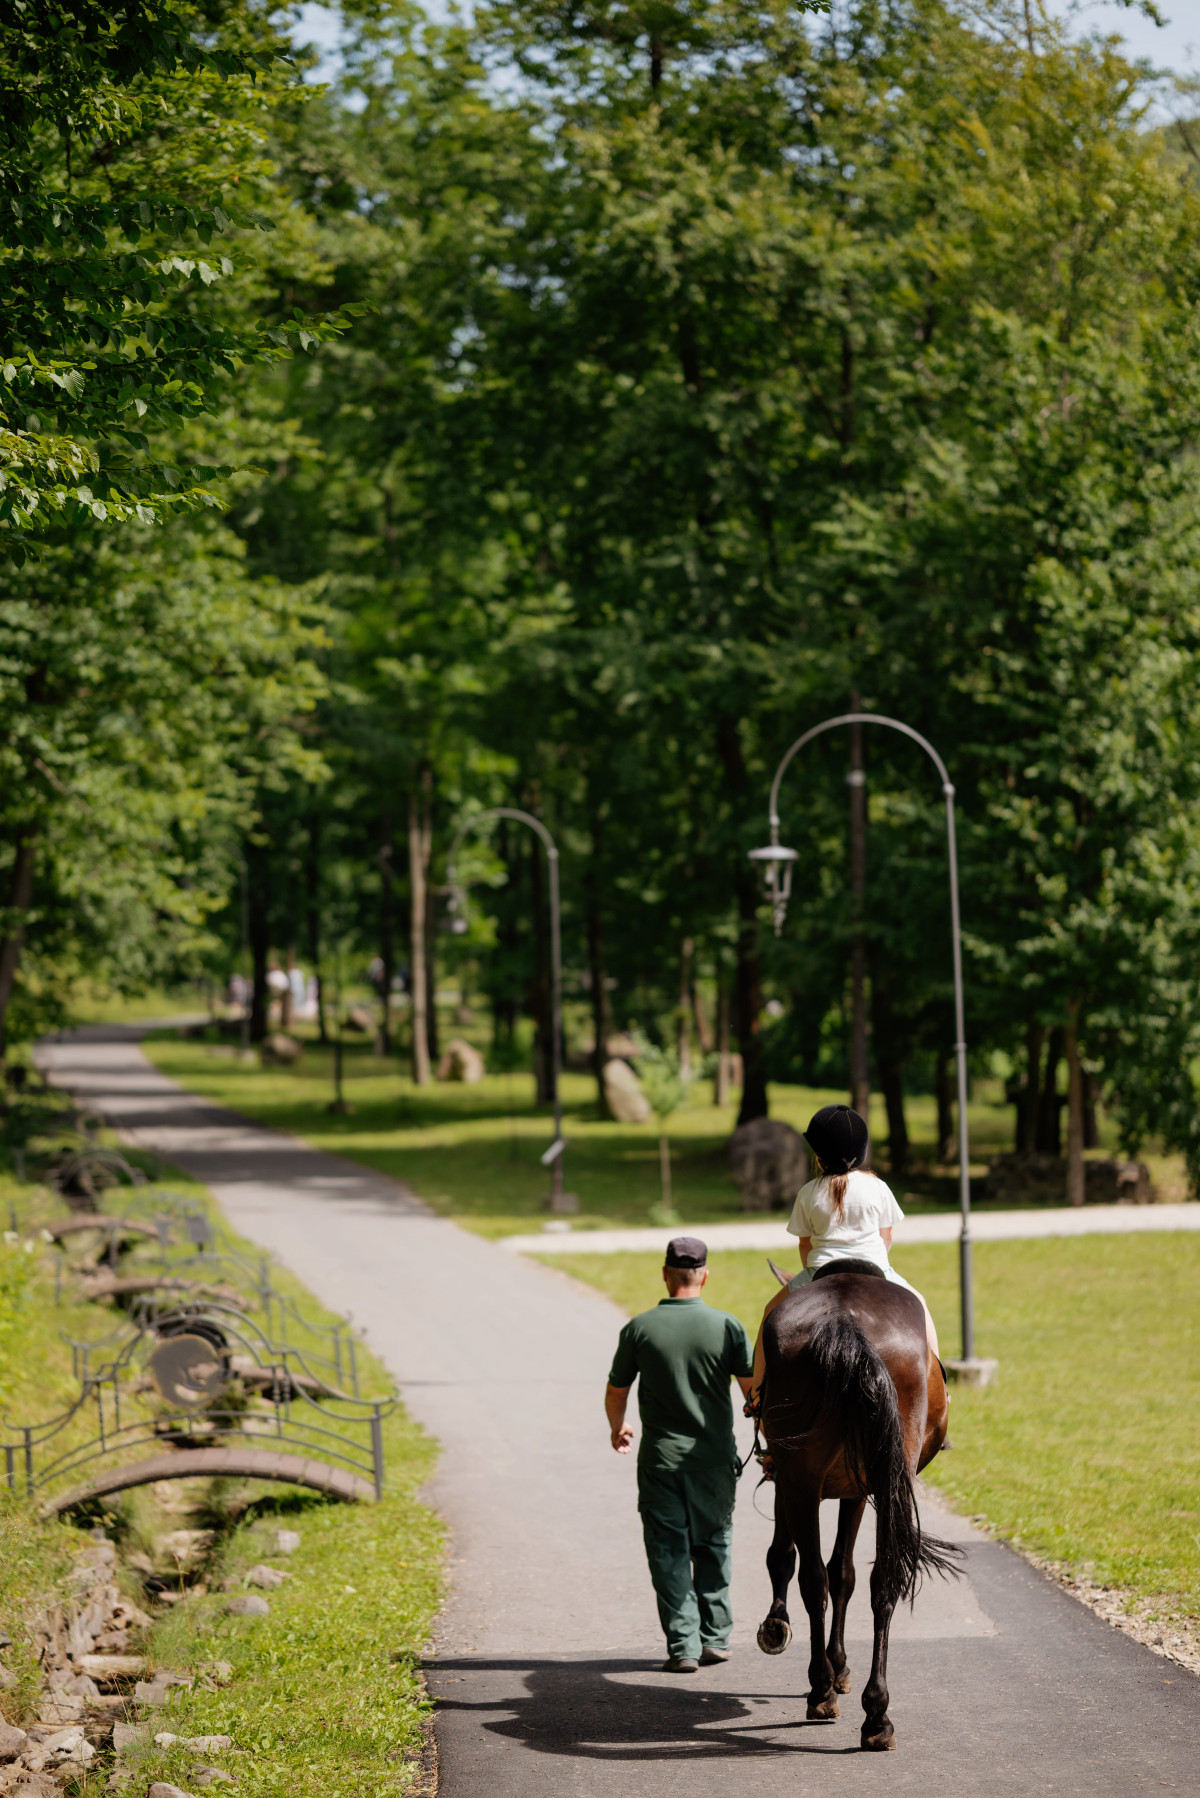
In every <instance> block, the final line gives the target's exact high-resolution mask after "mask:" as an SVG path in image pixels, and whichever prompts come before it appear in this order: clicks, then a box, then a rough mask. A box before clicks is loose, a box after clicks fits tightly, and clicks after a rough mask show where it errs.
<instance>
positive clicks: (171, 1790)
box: [146, 1779, 192, 1798]
mask: <svg viewBox="0 0 1200 1798" xmlns="http://www.w3.org/2000/svg"><path fill="white" fill-rule="evenodd" d="M146 1798H192V1794H191V1793H190V1792H185V1791H183V1790H182V1789H181V1788H180V1787H179V1786H172V1785H168V1784H167V1782H166V1780H165V1779H156V1780H155V1781H154V1784H153V1785H152V1786H151V1787H150V1790H149V1791H148V1792H147V1793H146Z"/></svg>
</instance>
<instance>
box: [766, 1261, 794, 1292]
mask: <svg viewBox="0 0 1200 1798" xmlns="http://www.w3.org/2000/svg"><path fill="white" fill-rule="evenodd" d="M767 1266H768V1267H769V1268H770V1270H771V1272H772V1273H773V1274H774V1275H775V1278H776V1279H777V1280H778V1281H779V1284H780V1285H781V1286H786V1285H787V1284H788V1282H789V1281H790V1280H791V1277H792V1276H791V1274H785V1273H784V1271H783V1269H782V1268H781V1267H776V1265H775V1263H774V1262H773V1261H772V1259H771V1257H770V1256H769V1255H768V1256H767Z"/></svg>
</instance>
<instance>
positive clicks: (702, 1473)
mask: <svg viewBox="0 0 1200 1798" xmlns="http://www.w3.org/2000/svg"><path fill="white" fill-rule="evenodd" d="M663 1280H664V1282H665V1284H666V1288H667V1295H668V1296H667V1297H666V1298H665V1299H660V1300H659V1302H658V1304H657V1305H656V1306H655V1307H654V1309H653V1310H652V1311H643V1312H642V1313H641V1314H640V1315H639V1316H638V1317H633V1318H631V1319H630V1320H629V1322H628V1323H627V1324H626V1325H625V1328H624V1329H623V1330H622V1331H621V1335H620V1340H619V1341H618V1343H617V1352H616V1355H615V1357H614V1359H613V1364H612V1370H611V1372H610V1373H609V1376H608V1390H607V1392H606V1393H605V1395H604V1409H605V1412H606V1413H607V1416H608V1422H609V1428H610V1430H611V1434H612V1445H613V1447H614V1448H615V1449H616V1451H617V1453H618V1454H619V1455H627V1454H628V1453H629V1451H630V1449H631V1447H632V1446H633V1429H632V1427H631V1425H629V1424H627V1423H626V1421H625V1411H626V1407H627V1405H628V1402H629V1393H630V1389H631V1388H632V1386H633V1383H634V1381H635V1380H638V1381H639V1382H640V1384H639V1386H638V1412H639V1414H640V1417H641V1423H642V1441H641V1446H640V1448H639V1450H638V1461H637V1481H638V1510H639V1511H640V1512H641V1517H642V1535H643V1538H644V1541H645V1544H646V1559H647V1561H648V1562H649V1564H650V1578H651V1580H652V1581H653V1583H654V1591H655V1596H656V1597H657V1599H658V1615H659V1621H660V1622H661V1623H662V1626H663V1632H664V1634H665V1636H666V1638H667V1656H668V1658H667V1660H666V1661H665V1663H664V1665H663V1672H664V1673H695V1672H696V1671H697V1669H698V1668H699V1667H700V1666H710V1665H712V1664H713V1663H714V1662H717V1661H727V1660H728V1659H729V1632H730V1629H731V1628H732V1625H733V1612H732V1609H731V1607H730V1602H729V1577H730V1570H731V1552H732V1544H733V1501H734V1497H735V1494H736V1491H737V1466H738V1462H737V1447H736V1444H735V1442H734V1435H733V1406H732V1403H731V1394H730V1390H729V1382H730V1380H731V1379H734V1380H736V1381H737V1383H738V1385H739V1386H740V1387H741V1389H742V1392H743V1393H744V1394H745V1393H748V1392H749V1390H750V1384H751V1380H750V1375H751V1370H752V1367H753V1352H752V1350H751V1347H750V1338H749V1337H748V1336H747V1334H746V1331H745V1330H744V1328H743V1327H742V1325H741V1324H740V1323H739V1322H738V1320H737V1318H736V1317H730V1316H729V1315H728V1313H726V1312H724V1311H714V1310H712V1309H711V1308H710V1307H709V1306H708V1305H707V1304H706V1303H705V1301H704V1299H703V1297H702V1296H701V1295H702V1292H703V1289H704V1286H705V1283H706V1282H707V1280H708V1250H707V1248H706V1247H705V1245H704V1244H703V1243H702V1242H699V1241H698V1240H697V1239H696V1238H695V1237H694V1236H677V1237H675V1239H674V1241H673V1242H671V1243H670V1244H668V1247H667V1257H666V1265H665V1266H664V1268H663Z"/></svg>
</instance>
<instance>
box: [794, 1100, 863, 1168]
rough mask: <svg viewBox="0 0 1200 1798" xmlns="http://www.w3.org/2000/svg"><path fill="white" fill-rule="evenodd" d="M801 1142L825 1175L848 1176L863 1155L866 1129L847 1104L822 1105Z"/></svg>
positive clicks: (811, 1119) (860, 1164)
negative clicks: (807, 1147) (809, 1150)
mask: <svg viewBox="0 0 1200 1798" xmlns="http://www.w3.org/2000/svg"><path fill="white" fill-rule="evenodd" d="M804 1140H805V1142H806V1143H807V1144H808V1146H809V1148H810V1149H811V1150H812V1152H813V1154H814V1155H815V1156H816V1158H817V1160H818V1161H819V1162H820V1163H821V1166H822V1167H823V1168H824V1169H825V1172H826V1173H827V1174H849V1173H851V1172H853V1170H854V1169H855V1168H856V1167H861V1166H862V1164H863V1162H864V1161H865V1159H866V1154H867V1141H868V1138H867V1126H866V1125H865V1124H864V1123H863V1121H862V1119H861V1118H860V1117H859V1115H858V1113H857V1111H852V1110H851V1109H850V1107H849V1105H822V1107H821V1109H820V1111H818V1112H817V1114H816V1116H815V1117H813V1118H810V1119H809V1124H808V1129H807V1130H806V1131H805V1132H804Z"/></svg>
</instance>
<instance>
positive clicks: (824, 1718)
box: [805, 1698, 842, 1723]
mask: <svg viewBox="0 0 1200 1798" xmlns="http://www.w3.org/2000/svg"><path fill="white" fill-rule="evenodd" d="M805 1714H806V1716H807V1718H808V1721H809V1722H810V1723H832V1722H833V1721H834V1719H835V1718H837V1717H840V1716H841V1714H842V1713H841V1711H840V1710H839V1709H838V1701H837V1699H836V1698H822V1700H821V1702H820V1703H819V1704H814V1703H813V1701H812V1699H811V1698H810V1699H809V1701H808V1710H807V1712H806V1713H805Z"/></svg>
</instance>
